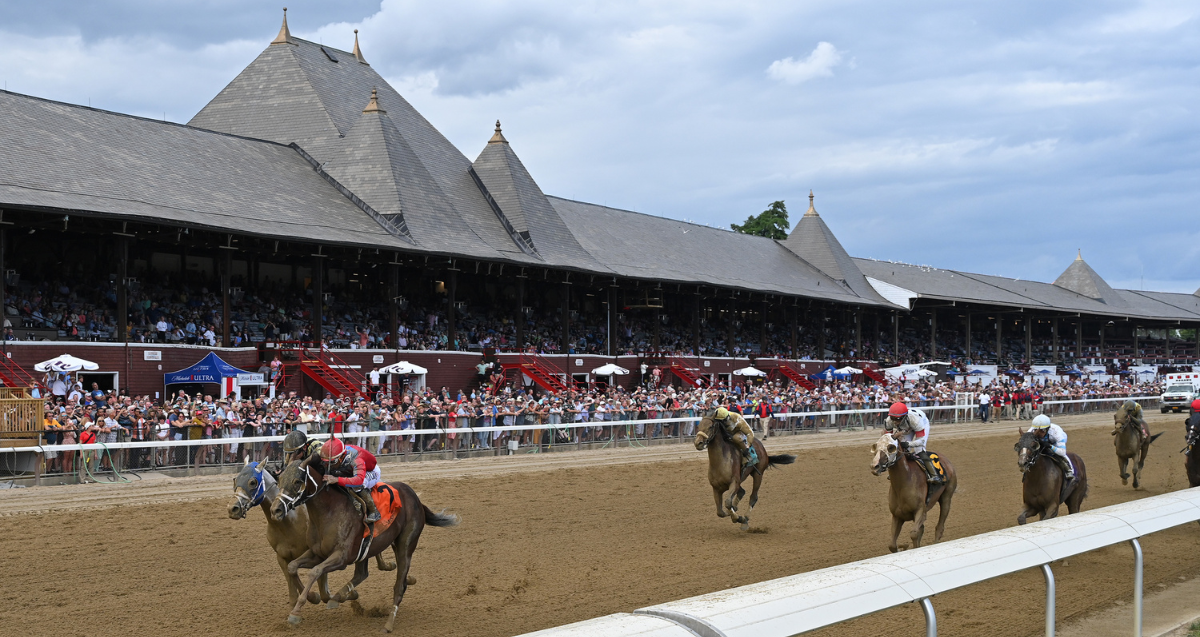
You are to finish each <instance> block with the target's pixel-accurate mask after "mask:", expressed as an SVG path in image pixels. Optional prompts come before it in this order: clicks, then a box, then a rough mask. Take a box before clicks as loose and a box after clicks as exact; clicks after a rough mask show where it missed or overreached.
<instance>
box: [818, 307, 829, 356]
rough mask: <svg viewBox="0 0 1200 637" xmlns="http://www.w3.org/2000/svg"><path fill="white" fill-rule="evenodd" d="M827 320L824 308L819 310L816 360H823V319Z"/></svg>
mask: <svg viewBox="0 0 1200 637" xmlns="http://www.w3.org/2000/svg"><path fill="white" fill-rule="evenodd" d="M827 318H828V314H826V311H825V308H824V307H822V308H821V318H820V321H821V323H820V324H819V325H818V326H817V360H822V359H824V358H825V319H827Z"/></svg>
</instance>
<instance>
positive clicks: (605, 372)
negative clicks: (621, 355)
mask: <svg viewBox="0 0 1200 637" xmlns="http://www.w3.org/2000/svg"><path fill="white" fill-rule="evenodd" d="M592 373H593V374H595V375H597V376H612V375H613V374H616V375H617V376H624V375H625V374H628V373H629V370H628V369H625V368H624V367H621V366H620V365H614V364H612V363H608V364H606V365H601V366H600V367H597V368H596V369H593V370H592Z"/></svg>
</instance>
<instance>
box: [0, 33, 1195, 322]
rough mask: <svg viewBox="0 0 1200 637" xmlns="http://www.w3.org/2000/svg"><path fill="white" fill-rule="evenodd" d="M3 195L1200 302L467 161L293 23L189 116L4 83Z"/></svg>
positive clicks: (542, 252)
mask: <svg viewBox="0 0 1200 637" xmlns="http://www.w3.org/2000/svg"><path fill="white" fill-rule="evenodd" d="M0 112H3V113H4V114H5V117H3V118H0V206H5V205H7V206H9V207H29V208H33V209H42V210H49V211H63V210H66V211H69V212H71V213H75V212H82V213H94V214H99V215H102V216H111V217H114V218H121V219H136V220H144V221H149V222H153V223H167V224H176V225H181V226H192V227H200V228H207V229H213V230H218V231H221V232H229V233H231V234H249V235H256V236H263V237H269V238H276V239H284V240H297V241H305V242H312V243H318V244H322V243H324V244H340V245H350V246H359V247H370V248H383V249H388V250H397V251H404V252H416V253H426V254H430V253H432V254H439V255H445V256H450V257H455V256H458V257H462V258H469V259H480V260H488V261H501V262H510V263H516V264H519V265H523V266H539V267H549V268H555V269H564V270H573V271H577V272H584V273H587V274H592V275H597V276H604V277H629V278H639V279H647V280H653V281H663V282H677V283H687V284H696V285H709V286H719V287H733V288H739V289H744V290H750V291H754V292H764V293H774V294H781V295H795V296H803V297H809V298H819V299H827V300H830V301H837V302H845V303H855V304H862V305H871V306H878V307H885V308H895V307H896V306H901V307H905V306H910V305H911V303H912V302H913V300H914V299H917V298H922V297H926V298H937V299H947V300H953V301H963V302H977V303H986V304H993V305H999V306H1008V307H1021V308H1035V309H1042V310H1047V311H1063V312H1081V313H1089V314H1099V315H1118V316H1131V317H1133V316H1136V317H1146V318H1162V319H1167V320H1187V321H1193V320H1197V319H1200V290H1197V294H1195V295H1187V294H1169V293H1158V292H1140V291H1136V292H1135V291H1131V290H1113V289H1112V288H1111V287H1109V286H1108V284H1107V283H1105V282H1104V281H1103V279H1102V278H1101V277H1100V276H1099V275H1098V274H1096V273H1095V271H1093V270H1092V269H1091V268H1090V267H1089V266H1087V264H1086V263H1084V262H1083V261H1082V259H1079V260H1077V261H1076V262H1075V263H1073V264H1072V265H1071V266H1070V267H1068V268H1067V271H1066V272H1064V273H1063V275H1062V276H1060V277H1059V279H1058V280H1057V281H1056V282H1055V284H1049V283H1038V282H1030V281H1019V280H1014V279H1006V278H1003V277H993V276H988V275H980V274H971V273H965V272H957V271H953V270H942V269H937V268H929V267H924V266H912V265H905V264H892V263H885V262H881V261H872V260H867V259H854V258H851V257H850V256H849V255H848V254H847V253H846V250H845V249H844V248H843V247H842V245H841V243H840V242H839V241H838V240H837V237H836V236H834V234H833V232H832V231H831V230H830V229H829V227H828V225H826V224H825V222H824V220H823V219H822V218H821V216H820V215H819V214H818V213H817V211H816V208H815V206H814V205H813V203H812V201H811V198H810V204H809V209H808V211H807V212H806V213H805V214H804V215H803V217H801V219H800V220H799V222H798V223H797V224H796V227H795V229H794V230H793V231H792V232H791V234H790V235H789V236H788V237H787V239H786V240H783V241H774V240H771V239H767V238H763V237H756V236H749V235H744V234H738V233H734V232H730V231H728V230H721V229H716V228H710V227H707V226H700V225H696V224H691V223H686V222H682V221H676V220H671V219H665V218H661V217H656V216H652V215H646V214H641V213H637V212H631V211H627V210H619V209H615V208H609V207H607V206H600V205H596V204H589V203H584V202H579V201H572V200H568V199H562V198H558V197H548V196H547V195H546V194H545V193H544V192H543V191H542V189H541V188H540V187H539V186H538V184H537V182H536V181H535V180H534V178H533V176H532V175H531V174H530V173H529V171H528V170H527V169H526V168H525V166H524V164H523V163H522V162H521V160H520V158H519V157H518V156H517V154H516V152H515V151H514V149H513V147H512V145H511V144H510V143H509V141H508V140H507V139H506V138H505V137H504V135H503V134H502V132H501V130H500V126H499V122H497V124H496V130H495V131H494V134H493V135H492V138H491V140H490V141H489V142H488V143H487V144H486V145H485V146H484V148H483V150H482V152H480V154H479V156H478V157H477V158H476V159H475V161H474V162H472V161H471V160H469V159H468V158H467V157H466V156H465V155H464V154H463V153H462V152H461V151H459V150H458V149H457V148H455V147H454V145H453V144H451V143H450V142H449V140H447V139H446V138H445V137H444V136H443V135H442V134H441V133H440V132H438V130H437V129H436V128H434V127H433V125H432V124H430V123H429V121H428V120H426V119H425V118H424V117H422V116H421V114H420V113H418V112H417V111H416V109H414V108H413V107H412V105H411V104H409V103H408V102H407V101H406V100H405V99H404V98H403V97H402V96H401V95H400V94H399V93H397V92H396V91H395V90H394V89H393V88H392V87H391V86H390V85H389V84H388V83H387V82H386V81H385V80H384V79H383V78H382V77H381V76H380V75H379V74H378V73H377V72H376V71H375V70H374V69H373V68H372V67H371V65H370V64H368V63H367V62H366V59H365V57H364V55H363V53H362V51H361V49H360V48H359V46H358V41H357V35H356V36H355V45H354V50H353V51H352V52H346V51H343V50H340V49H335V48H333V47H330V46H323V45H321V44H317V43H314V42H309V41H307V40H303V39H300V38H296V37H294V36H292V35H291V32H290V31H289V29H288V27H287V23H286V19H285V21H284V24H283V25H282V26H281V28H280V31H279V35H278V36H277V37H276V38H275V40H274V41H273V42H271V43H270V44H269V45H267V47H266V49H265V50H263V51H262V53H260V54H259V55H258V57H257V58H256V59H255V60H254V61H253V62H251V63H250V65H249V66H247V67H246V68H245V69H244V70H242V72H241V73H239V74H238V75H237V77H235V78H234V79H233V80H232V81H231V82H230V83H229V85H228V86H226V87H225V88H224V89H223V90H222V91H221V92H220V93H219V94H218V95H217V96H216V97H214V98H213V99H212V101H210V102H209V103H208V104H207V105H206V106H205V107H204V108H203V109H201V110H200V112H199V113H197V114H196V116H195V117H193V118H192V120H191V121H190V122H189V124H188V125H180V124H172V123H168V122H163V121H158V120H151V119H146V118H139V117H133V116H129V115H123V114H119V113H112V112H107V111H101V110H98V109H92V108H85V107H81V106H74V105H69V104H62V103H58V102H52V101H49V100H44V99H39V98H33V97H28V96H23V95H17V94H14V93H9V92H7V91H2V92H0Z"/></svg>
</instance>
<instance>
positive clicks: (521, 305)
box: [513, 274, 526, 352]
mask: <svg viewBox="0 0 1200 637" xmlns="http://www.w3.org/2000/svg"><path fill="white" fill-rule="evenodd" d="M525 278H526V277H525V275H524V274H518V275H517V311H516V313H515V314H513V325H514V326H516V328H517V329H516V339H517V342H516V343H515V345H516V347H515V348H514V349H515V350H516V351H518V352H523V351H525Z"/></svg>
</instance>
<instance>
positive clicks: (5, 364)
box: [0, 355, 49, 396]
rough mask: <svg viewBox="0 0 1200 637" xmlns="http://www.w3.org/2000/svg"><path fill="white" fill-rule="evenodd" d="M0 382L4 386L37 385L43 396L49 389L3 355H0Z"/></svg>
mask: <svg viewBox="0 0 1200 637" xmlns="http://www.w3.org/2000/svg"><path fill="white" fill-rule="evenodd" d="M0 382H3V383H4V386H5V387H37V388H38V389H39V390H41V393H42V395H43V396H45V395H46V394H47V392H48V391H49V390H48V389H47V387H46V386H45V385H43V384H42V383H41V381H39V380H38V379H36V378H34V377H33V376H31V375H30V374H29V372H27V371H25V370H24V369H21V366H20V365H18V364H16V363H14V362H13V361H12V359H11V358H9V357H8V356H3V355H0Z"/></svg>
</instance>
